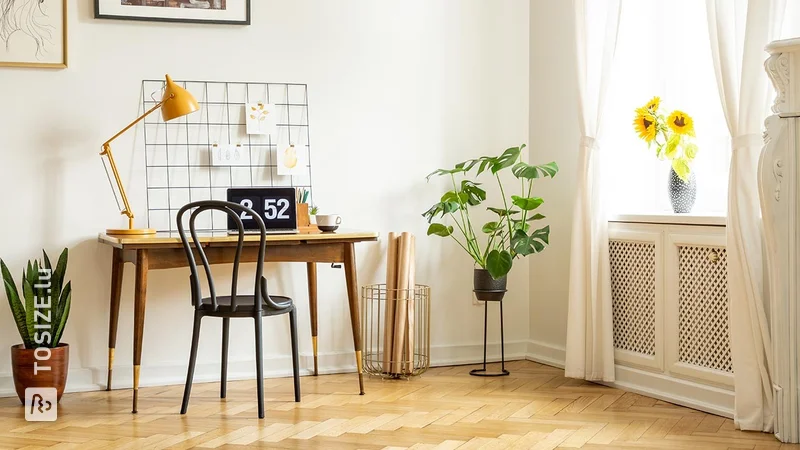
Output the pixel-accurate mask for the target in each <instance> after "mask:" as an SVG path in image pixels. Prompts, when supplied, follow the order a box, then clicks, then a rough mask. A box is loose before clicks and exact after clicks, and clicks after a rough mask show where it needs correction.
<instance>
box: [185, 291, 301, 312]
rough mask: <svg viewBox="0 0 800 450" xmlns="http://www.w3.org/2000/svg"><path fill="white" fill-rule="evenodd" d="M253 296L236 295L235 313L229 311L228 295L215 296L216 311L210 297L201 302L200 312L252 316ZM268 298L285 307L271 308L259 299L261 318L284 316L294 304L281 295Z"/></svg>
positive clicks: (229, 301)
mask: <svg viewBox="0 0 800 450" xmlns="http://www.w3.org/2000/svg"><path fill="white" fill-rule="evenodd" d="M254 298H255V297H254V296H252V295H237V296H236V311H235V312H232V311H231V297H230V296H229V295H225V296H219V295H218V296H217V306H218V307H217V310H216V311H214V307H213V306H212V305H213V303H212V302H211V297H206V298H204V299H203V300H202V302H203V303H202V306H201V307H200V309H201V310H203V311H204V312H206V313H208V314H209V315H231V314H233V315H242V316H252V315H253V312H254V310H255V301H254ZM270 298H271V299H272V301H273V302H274V303H277V304H279V305H286V307H285V308H280V309H277V308H273V307H271V306H270V305H268V304H267V303H266V302H264V301H263V300H262V299H261V297H260V296H259V299H260V300H262V302H261V315H262V316H275V315H279V314H285V313H287V312H289V311H291V310H293V309H294V302H293V301H292V299H291V298H289V297H284V296H281V295H270Z"/></svg>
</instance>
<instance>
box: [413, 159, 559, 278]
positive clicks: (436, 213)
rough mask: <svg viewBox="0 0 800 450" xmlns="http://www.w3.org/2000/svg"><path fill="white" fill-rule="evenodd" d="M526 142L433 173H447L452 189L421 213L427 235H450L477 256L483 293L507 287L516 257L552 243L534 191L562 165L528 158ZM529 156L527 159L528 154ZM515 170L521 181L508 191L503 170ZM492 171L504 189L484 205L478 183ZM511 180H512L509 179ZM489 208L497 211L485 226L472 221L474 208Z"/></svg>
mask: <svg viewBox="0 0 800 450" xmlns="http://www.w3.org/2000/svg"><path fill="white" fill-rule="evenodd" d="M524 149H525V144H522V145H520V146H519V147H512V148H509V149H507V150H506V151H504V152H503V153H502V154H501V155H499V156H483V157H480V158H476V159H470V160H467V161H464V162H460V163H458V164H456V165H455V166H454V167H453V168H452V169H438V170H436V171H434V172H432V173H431V174H430V175H428V177H427V178H428V180H430V178H431V177H433V176H444V177H448V178H449V179H450V181H451V187H452V189H451V190H449V191H447V192H445V193H444V194H443V195H442V196H441V198H440V199H439V201H438V202H437V203H435V204H434V205H433V206H431V207H430V209H428V210H427V211H425V212H424V213H423V214H422V215H423V217H425V218H426V219H427V220H428V223H430V225H429V226H428V235H429V236H430V235H435V236H441V237H449V238H451V239H452V240H454V241H455V242H456V243H457V244H458V245H459V246H460V247H461V248H462V249H463V250H464V251H465V252H467V254H468V255H469V256H470V257H471V258H472V259H473V260H475V264H476V265H477V266H479V267H476V269H475V274H474V280H475V286H474V288H475V291H476V294H477V293H479V292H484V291H485V292H500V291H502V292H505V281H506V275H507V274H508V272H509V271H510V270H511V267H512V266H513V263H514V259H516V258H521V257H524V256H528V255H531V254H534V253H539V252H541V251H543V250H544V249H545V247H546V246H547V245H548V244H549V242H550V226H549V225H546V226H542V227H539V226H538V225H537V224H538V223H540V222H539V221H540V220H542V219H544V218H545V216H543V215H542V214H539V213H537V212H536V209H537V208H539V206H541V205H542V203H544V200H543V199H542V198H541V197H537V196H535V195H534V193H533V187H534V183H535V181H536V180H538V179H540V178H552V177H554V176H555V175H556V174H557V173H558V165H557V164H556V163H555V162H550V163H547V164H542V165H531V164H528V163H526V162H524V161H523V158H522V156H523V150H524ZM525 159H527V158H525ZM507 170H510V171H511V173H512V174H513V176H514V177H515V178H516V180H517V182H515V183H513V184H514V186H515V188H516V189H518V194H517V195H510V196H509V195H508V193H510V190H509V188H508V187H507V186H506V185H504V184H503V177H502V176H501V175H503V173H504V172H505V171H507ZM481 175H484V176H491V177H492V178H494V180H495V181H496V182H497V185H498V187H499V189H500V197H501V198H500V199H497V200H494V202H493V205H492V206H485V203H486V202H487V201H488V200H487V195H486V191H485V190H484V189H483V188H482V187H481V186H482V184H481V183H479V182H477V179H478V177H479V176H481ZM506 182H508V181H506ZM474 208H485V209H486V210H488V211H491V212H492V213H494V214H495V215H496V217H495V219H494V220H491V221H489V222H486V223H484V224H482V225H480V227H476V226H475V224H474V223H473V220H472V216H471V214H470V211H472V210H474Z"/></svg>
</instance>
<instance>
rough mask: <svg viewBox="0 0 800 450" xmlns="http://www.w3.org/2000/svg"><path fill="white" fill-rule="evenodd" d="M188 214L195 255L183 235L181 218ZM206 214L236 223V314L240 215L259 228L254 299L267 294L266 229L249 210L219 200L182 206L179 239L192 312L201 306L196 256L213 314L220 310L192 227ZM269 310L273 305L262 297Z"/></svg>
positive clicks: (233, 288)
mask: <svg viewBox="0 0 800 450" xmlns="http://www.w3.org/2000/svg"><path fill="white" fill-rule="evenodd" d="M189 211H192V212H191V216H189V222H188V223H189V233H190V234H191V237H192V243H193V244H194V252H193V251H192V244H190V243H189V239H188V238H187V236H186V231H185V229H184V225H183V215H184V214H185V213H187V212H189ZM205 211H222V212H224V213H226V214H227V215H228V216H229V217H231V218H233V220H234V222H235V223H236V227H237V228H238V231H239V233H238V240H237V244H236V255H235V257H234V259H233V276H232V279H231V311H236V308H237V296H236V287H237V284H238V282H239V262H240V259H241V256H242V248H243V247H244V236H245V233H244V225H243V224H242V219H241V217H240V214H242V213H245V214H247V215H249V216H250V217H252V218H253V220H254V221H255V222H256V224H257V225H258V228H259V231H260V232H261V236H260V238H261V239H260V241H259V246H258V259H257V260H256V274H255V287H254V290H253V295H254V297H255V298H256V299H258V298H259V293H261V294H262V296H263V295H265V294H266V292H267V289H266V278H264V277H263V270H264V256H265V254H266V244H267V233H266V227H265V226H264V221H263V220H262V219H261V217H260V216H259V215H258V213H256V212H255V211H253V210H252V209H250V208H247V207H245V206H242V205H240V204H238V203H233V202H225V201H220V200H201V201H197V202H192V203H189V204H187V205H185V206H184V207H183V208H181V209H180V210H179V211H178V216H177V220H178V233H179V234H180V237H181V242H182V243H183V250H184V252H185V253H186V258H187V260H188V263H189V270H190V271H191V275H190V276H189V282H190V283H191V289H192V304H193V305H194V307H195V308H200V307H201V306H202V292H203V291H202V289H200V277H199V276H198V271H197V263H196V261H195V253H197V255H198V256H200V261H201V262H202V263H203V268H204V269H205V272H206V279H207V280H208V289H209V292H210V293H211V302H212V306H213V308H214V311H216V310H217V309H218V308H219V303H218V302H217V292H216V289H215V287H214V278H213V276H212V275H211V265H210V264H209V262H208V257H207V256H206V252H205V250H203V246H202V245H201V244H200V239H199V237H198V235H197V228H196V227H195V221H196V220H197V216H198V215H199V214H200V213H203V212H205ZM264 300H266V301H267V302H268V303H269V304H270V305H271V306H272V302H271V301H270V300H271V299H269V296H268V295H267V296H265V299H264ZM254 303H255V305H254V306H255V308H256V312H260V311H261V303H262V302H260V301H255V302H254Z"/></svg>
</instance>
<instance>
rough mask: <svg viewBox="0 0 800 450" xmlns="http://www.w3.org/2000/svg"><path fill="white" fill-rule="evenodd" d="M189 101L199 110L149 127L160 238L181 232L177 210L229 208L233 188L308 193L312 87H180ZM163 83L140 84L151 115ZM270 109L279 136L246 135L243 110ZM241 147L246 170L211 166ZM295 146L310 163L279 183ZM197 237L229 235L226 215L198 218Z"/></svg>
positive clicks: (148, 122) (150, 207)
mask: <svg viewBox="0 0 800 450" xmlns="http://www.w3.org/2000/svg"><path fill="white" fill-rule="evenodd" d="M176 83H178V84H179V85H180V86H182V87H184V88H185V89H186V90H188V91H189V92H191V93H192V95H194V96H195V98H197V100H198V103H199V104H200V110H199V111H197V112H194V113H192V114H189V115H188V116H184V117H181V118H179V119H175V120H172V121H170V122H164V120H163V119H162V118H161V115H160V114H151V115H149V116H147V118H146V119H145V124H144V143H145V169H146V180H147V223H148V227H150V228H155V229H156V230H158V231H177V223H176V219H175V218H176V217H177V213H178V210H179V209H180V208H181V207H182V206H183V205H185V204H187V203H189V202H194V201H198V200H226V199H227V190H228V188H231V187H263V186H292V187H302V188H305V189H306V190H308V191H309V192H310V193H309V199H308V200H307V201H308V203H311V202H312V198H313V192H311V146H310V144H309V126H308V86H307V85H305V84H295V83H262V82H221V81H177V80H176ZM164 87H165V82H164V80H144V81H142V106H143V107H144V110H145V111H147V110H149V109H150V108H152V107H153V106H155V105H156V104H157V103H158V102H159V100H158V99H160V98H161V93H162V91H163V89H164ZM259 102H262V103H265V104H272V105H273V106H274V107H275V114H277V133H275V134H265V135H260V134H250V135H248V134H247V128H246V121H245V120H246V113H245V107H246V106H247V104H251V103H259ZM228 144H232V145H236V146H237V149H238V150H241V152H242V153H241V157H242V158H243V161H244V162H245V164H242V165H231V166H220V165H212V159H211V152H212V151H214V149H215V148H220V147H221V146H223V145H228ZM290 144H292V145H294V146H295V147H296V148H300V149H303V148H305V152H306V155H307V158H305V160H306V161H307V163H306V170H305V172H304V173H303V174H302V175H291V176H289V175H278V171H277V152H278V151H280V150H282V149H281V148H280V147H284V146H285V147H288V146H289V145H290ZM197 229H198V230H201V229H202V230H205V231H223V230H226V229H227V216H226V215H225V213H224V212H221V211H213V212H212V214H210V215H209V214H203V215H200V216H198V217H197Z"/></svg>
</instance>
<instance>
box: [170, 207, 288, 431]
mask: <svg viewBox="0 0 800 450" xmlns="http://www.w3.org/2000/svg"><path fill="white" fill-rule="evenodd" d="M213 210H217V211H223V212H225V213H226V214H227V215H228V216H230V217H232V218H233V219H234V222H235V223H236V225H237V227H238V229H239V235H238V245H237V246H236V255H235V258H234V260H233V279H232V282H231V294H230V295H226V296H218V295H217V293H216V289H215V286H214V278H213V277H212V275H211V266H210V265H209V263H208V258H207V257H206V253H205V251H204V250H203V247H202V246H201V245H200V241H199V239H198V235H197V230H196V228H195V221H196V219H197V216H198V215H199V214H201V213H203V212H205V211H209V214H213ZM190 211H191V216H189V220H188V224H189V233H190V234H191V239H192V243H190V242H189V239H188V238H187V237H186V231H185V230H184V221H183V215H184V214H186V213H187V212H190ZM240 213H247V214H248V215H249V216H251V217H253V219H254V220H255V221H256V223H257V224H258V226H259V228H260V230H261V240H260V241H259V247H258V260H257V261H256V274H255V289H254V291H253V292H254V295H242V294H237V289H236V288H237V285H238V281H239V262H240V259H241V256H242V248H243V247H244V236H245V233H244V226H243V225H242V220H241V218H240ZM178 232H179V234H180V237H181V241H182V242H183V249H184V251H185V252H186V258H187V259H188V261H189V269H190V271H191V275H190V276H189V283H190V286H191V294H192V305H193V306H194V308H195V309H194V331H193V333H192V352H191V356H190V357H189V371H188V373H187V375H186V388H185V389H184V391H183V404H182V405H181V414H186V410H187V409H188V408H189V396H190V395H191V392H192V380H193V378H194V368H195V363H196V362H197V345H198V343H199V340H200V324H201V320H202V319H203V317H205V316H212V317H221V318H222V375H221V386H220V397H221V398H225V396H226V382H227V378H228V374H227V372H228V335H229V332H230V322H231V318H234V317H235V318H239V317H249V318H252V319H254V320H255V334H256V383H257V385H258V417H259V418H260V419H263V418H264V367H263V365H264V363H263V350H262V345H263V344H262V333H261V329H262V325H261V318H262V317H264V316H277V315H280V314H286V313H288V314H289V325H290V328H291V334H292V364H293V367H292V369H293V372H294V400H295V401H296V402H299V401H300V370H299V365H298V355H297V317H296V315H295V307H294V303H293V302H292V299H291V298H289V297H281V296H277V295H270V294H269V293H268V290H267V279H266V278H264V276H263V274H262V272H263V268H264V256H265V253H266V240H267V236H266V230H265V227H264V222H263V221H262V220H261V218H260V217H259V215H258V214H257V213H255V212H254V211H253V210H252V209H250V208H246V207H244V206H242V205H239V204H236V203H231V202H223V201H216V200H204V201H198V202H193V203H189V204H188V205H186V206H184V207H183V208H181V209H180V211H178ZM195 255H197V256H198V257H199V258H200V261H201V262H202V263H203V268H204V269H205V272H206V278H207V279H208V288H209V292H210V294H211V296H210V297H205V298H203V297H202V290H201V289H200V277H199V274H198V271H197V264H196V262H195Z"/></svg>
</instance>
